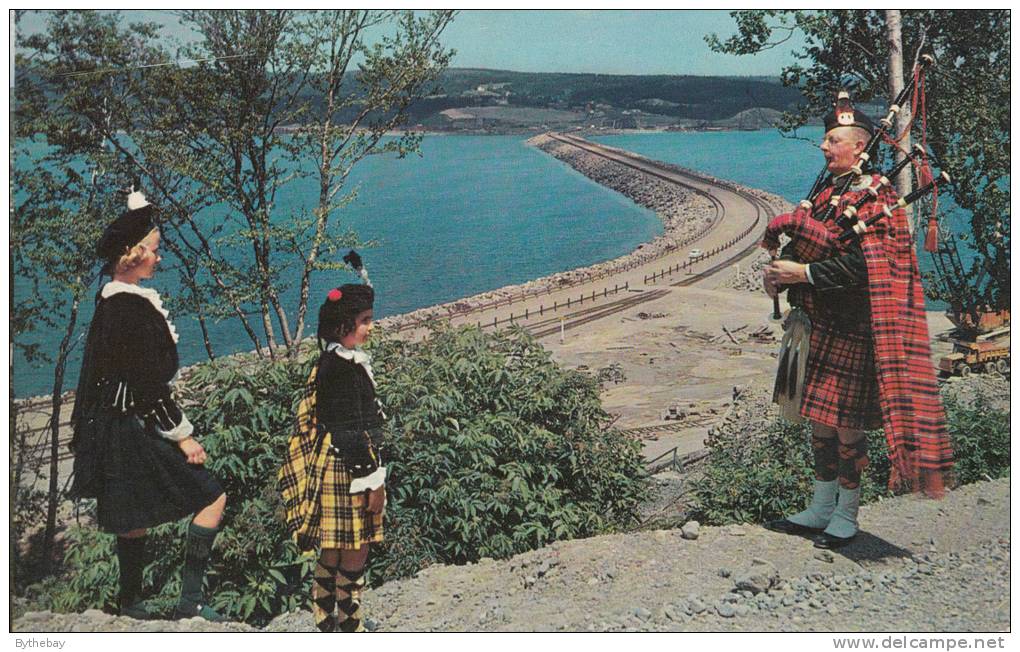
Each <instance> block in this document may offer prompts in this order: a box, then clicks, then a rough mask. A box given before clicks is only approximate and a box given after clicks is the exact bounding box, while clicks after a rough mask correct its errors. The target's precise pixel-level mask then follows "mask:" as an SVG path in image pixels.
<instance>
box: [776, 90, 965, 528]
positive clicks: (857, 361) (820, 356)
mask: <svg viewBox="0 0 1020 652" xmlns="http://www.w3.org/2000/svg"><path fill="white" fill-rule="evenodd" d="M904 98H905V94H901V97H900V98H897V99H898V101H897V102H896V103H895V104H894V108H893V109H892V110H891V112H890V116H889V117H887V118H886V119H885V120H883V121H882V126H881V128H878V127H876V125H875V124H874V123H872V121H871V120H870V119H868V117H867V116H866V115H864V114H863V113H861V112H860V111H858V110H856V109H854V108H853V107H852V106H851V105H850V102H849V96H848V95H847V94H846V93H845V92H843V93H840V97H839V99H838V101H837V104H836V107H835V109H834V111H833V112H831V113H830V114H829V115H827V116H826V117H825V136H824V139H823V141H822V144H821V149H822V153H823V154H824V155H825V160H826V170H823V174H822V175H819V181H818V182H816V190H817V189H818V188H819V187H821V190H820V191H818V192H817V194H814V197H813V198H811V200H810V201H805V202H801V206H800V207H798V209H797V210H795V211H794V212H793V213H788V214H784V215H780V216H778V217H776V218H775V219H773V220H772V222H771V223H770V224H769V226H768V228H767V230H766V234H765V238H764V240H763V242H762V246H763V247H765V248H766V249H768V250H769V251H770V253H772V255H773V262H772V263H771V264H770V265H769V266H768V267H767V268H766V269H765V271H764V285H765V291H766V292H767V293H768V294H769V295H770V296H772V297H773V298H775V297H777V295H778V293H779V292H780V291H782V290H783V289H784V287H783V286H788V290H789V294H788V300H789V302H790V304H791V306H793V307H794V308H793V310H792V311H791V314H790V316H789V317H788V318H787V322H786V324H785V329H786V335H785V336H784V342H783V349H782V351H781V353H780V368H779V372H778V374H777V380H776V387H775V395H774V400H775V402H777V403H779V404H780V406H781V412H782V413H783V415H784V417H786V418H788V419H791V420H794V421H797V422H800V421H801V420H804V419H806V420H807V421H809V422H810V423H811V431H812V434H811V443H812V450H813V454H814V472H815V482H814V492H813V496H812V499H811V502H810V504H809V505H808V507H807V509H805V510H803V511H801V512H798V513H796V514H793V515H791V516H788V517H787V518H784V519H780V520H777V521H772V522H770V523H768V524H767V525H766V527H768V528H769V529H771V530H774V531H778V532H783V533H787V534H802V535H815V546H816V547H819V548H839V547H842V546H844V545H846V544H847V543H849V542H850V541H851V540H853V538H854V537H855V536H856V534H857V530H858V526H857V511H858V505H859V502H860V481H861V472H862V471H863V469H864V468H865V467H866V466H867V464H868V451H867V440H866V438H865V431H866V430H873V429H876V428H879V427H881V428H883V429H884V431H885V435H886V441H887V443H888V446H889V456H890V461H891V473H890V481H889V482H890V486H891V487H893V488H895V489H900V490H902V489H912V490H919V491H923V492H924V493H926V494H927V495H929V496H932V497H940V496H941V495H942V494H943V493H944V487H945V484H946V483H947V473H948V472H949V471H950V469H951V466H952V461H951V450H950V445H949V439H948V434H947V431H946V425H945V414H944V411H943V408H942V403H941V398H940V396H939V393H938V387H937V384H936V381H935V371H934V367H933V366H932V363H931V359H930V355H931V354H930V345H929V339H928V327H927V322H926V320H925V311H924V296H923V291H922V287H921V280H920V275H919V272H918V267H917V258H916V252H915V249H914V238H913V235H912V234H911V232H910V228H909V224H908V218H907V215H906V212H905V211H904V210H903V206H904V205H905V204H906V203H907V202H905V201H902V200H899V201H898V200H897V196H896V193H895V191H894V190H893V189H892V186H891V184H890V183H889V181H888V179H890V178H893V177H894V176H895V175H894V174H893V173H889V174H887V175H886V176H881V175H878V174H868V173H866V172H865V167H866V165H867V161H868V159H869V158H870V157H871V155H872V153H873V152H874V150H875V149H876V145H877V143H878V140H879V138H880V137H881V136H883V135H884V130H885V129H887V128H888V127H889V126H890V125H891V118H892V116H894V115H895V112H896V111H897V110H898V104H899V103H900V102H902V101H903V99H904ZM906 163H909V159H905V160H904V163H902V164H900V165H898V166H896V167H897V172H898V171H899V170H900V169H902V168H903V167H904V166H905V164H906ZM826 172H827V173H828V180H827V182H823V178H824V177H823V175H824V174H825V173H826ZM929 175H930V173H929ZM946 178H948V176H947V175H946ZM928 181H929V182H928V183H927V184H925V185H924V188H922V189H919V190H918V191H915V192H913V193H911V194H910V195H909V196H908V198H909V200H910V201H913V200H914V199H916V198H917V197H919V196H920V195H921V194H924V193H926V192H928V191H930V190H931V189H932V188H933V187H934V183H932V182H930V177H929V179H928ZM819 182H822V183H819ZM813 193H814V191H813ZM908 198H905V199H908ZM933 228H934V226H933V225H931V224H929V229H933ZM933 233H934V231H932V234H933ZM780 234H785V235H787V236H789V237H790V239H791V241H790V243H789V244H787V246H786V247H784V248H783V250H782V255H781V256H779V257H778V258H776V255H775V254H776V251H777V250H778V248H779V236H780Z"/></svg>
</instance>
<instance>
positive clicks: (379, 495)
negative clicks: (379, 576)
mask: <svg viewBox="0 0 1020 652" xmlns="http://www.w3.org/2000/svg"><path fill="white" fill-rule="evenodd" d="M345 260H347V261H348V262H350V263H351V264H352V266H353V267H354V268H355V269H356V270H358V271H360V272H361V273H362V277H363V278H364V279H365V280H366V281H367V280H368V276H367V274H366V273H365V271H364V268H363V267H362V265H361V259H360V257H359V256H358V255H357V254H356V253H355V252H351V253H350V254H348V256H347V257H345ZM374 299H375V293H374V291H373V290H372V286H371V285H369V284H367V283H366V284H365V285H355V284H347V285H341V286H340V287H338V288H333V289H332V290H330V291H329V293H328V294H327V295H326V298H325V301H323V303H322V306H321V307H320V308H319V328H318V336H319V349H320V351H321V353H320V355H319V360H318V364H316V366H315V369H314V370H313V372H312V374H311V376H310V377H309V380H308V385H307V388H306V394H305V398H304V400H303V401H301V403H300V404H299V407H298V414H297V427H296V429H295V433H294V435H293V436H292V437H291V440H290V445H289V450H288V453H287V458H286V461H285V463H284V466H283V468H281V469H280V474H279V477H280V483H281V489H282V491H283V498H284V503H285V505H286V510H287V525H288V527H289V529H290V531H291V533H292V534H293V535H294V537H295V540H296V541H297V544H298V547H299V548H301V550H303V551H316V550H318V551H319V558H318V563H317V565H316V569H315V573H314V578H313V582H312V613H313V616H314V618H315V624H316V626H317V627H318V628H319V629H320V630H321V631H324V632H332V631H342V632H359V631H363V629H364V628H363V624H362V622H363V617H362V613H361V590H362V587H363V586H364V568H365V562H366V561H367V559H368V548H369V544H370V543H380V542H382V540H383V523H382V516H383V509H384V507H385V504H386V493H385V487H384V483H385V480H386V468H385V467H384V466H382V459H381V457H380V445H381V443H382V425H383V420H384V418H385V416H384V414H383V412H382V409H381V406H380V404H379V402H378V400H377V399H376V395H375V379H374V378H373V376H372V367H371V358H370V357H369V355H368V354H367V353H365V352H364V351H362V350H360V349H359V348H358V347H359V346H360V345H362V344H364V343H365V342H366V341H367V340H368V338H369V336H370V334H371V332H372V304H373V301H374ZM334 610H335V612H334Z"/></svg>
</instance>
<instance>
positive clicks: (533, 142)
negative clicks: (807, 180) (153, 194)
mask: <svg viewBox="0 0 1020 652" xmlns="http://www.w3.org/2000/svg"><path fill="white" fill-rule="evenodd" d="M634 131H648V132H650V131H651V130H634ZM546 133H548V132H544V133H541V134H537V135H535V136H533V137H532V138H529V139H528V140H527V141H526V143H527V144H528V145H530V146H532V147H536V148H538V149H540V150H542V151H544V152H545V153H547V154H549V155H550V156H553V157H555V158H557V160H559V161H560V162H561V163H563V164H564V165H568V166H570V167H571V168H572V169H574V170H575V171H577V172H579V173H580V174H582V175H584V176H585V177H587V178H588V179H590V180H591V181H593V182H594V183H598V184H600V185H602V186H604V187H607V188H609V189H610V190H613V191H615V192H618V193H620V194H622V195H624V196H625V197H627V199H629V200H630V201H633V202H634V203H636V204H638V205H639V206H642V207H643V208H647V209H649V210H651V211H653V212H654V213H655V214H656V216H657V217H658V218H659V220H660V221H661V222H662V224H663V232H662V233H661V234H660V235H658V236H656V237H655V238H653V239H652V240H649V241H647V242H643V243H641V244H639V245H637V246H636V247H635V248H634V249H633V250H632V251H630V252H627V253H625V254H623V255H620V256H617V257H615V258H610V259H608V260H604V261H601V262H597V263H594V264H592V265H587V266H583V267H575V268H571V269H566V270H562V271H559V272H554V273H552V274H547V275H545V276H541V277H538V278H534V279H530V280H528V281H524V282H521V283H511V284H507V285H503V286H500V287H498V288H494V289H491V290H486V291H484V292H479V293H476V294H472V295H467V296H462V297H459V298H456V299H452V300H450V301H446V302H443V303H439V304H433V305H431V306H423V307H421V308H418V309H416V310H412V311H410V312H405V313H400V314H398V315H389V316H387V317H384V318H382V319H379V320H377V321H376V324H377V325H378V326H380V327H381V328H382V329H383V330H384V331H388V332H396V333H399V332H400V331H401V330H404V329H408V328H414V327H420V326H422V325H423V323H424V322H428V321H433V320H442V319H449V318H452V317H456V316H458V315H464V314H466V313H470V312H472V311H474V310H476V309H478V307H479V306H483V305H485V304H492V303H494V302H503V301H507V300H512V299H513V298H520V297H521V296H522V295H523V296H527V295H539V294H543V293H545V292H549V291H552V290H557V289H561V288H566V287H570V286H572V285H576V284H579V283H583V282H586V281H588V280H590V279H591V278H593V277H597V276H604V275H609V274H612V273H614V272H616V271H618V270H620V269H621V268H624V267H626V266H628V265H633V264H635V263H643V262H648V261H651V260H654V259H656V258H660V257H662V256H664V255H666V254H668V253H670V252H672V251H675V250H676V249H677V248H680V247H683V246H685V245H686V244H688V243H691V241H692V240H694V239H697V237H699V236H700V235H701V232H702V231H703V230H702V231H699V230H698V229H697V228H696V227H697V226H698V225H699V224H702V225H704V224H705V222H704V220H705V219H706V217H707V215H708V213H709V212H710V210H711V204H710V202H708V200H706V199H704V198H703V197H700V196H699V195H698V194H697V193H695V192H692V191H690V190H686V189H683V188H680V187H678V186H675V185H672V184H668V183H665V182H662V181H659V180H657V179H652V178H650V177H648V176H646V175H641V174H639V173H636V172H633V171H626V173H621V169H624V168H623V166H618V165H617V164H613V163H607V162H605V161H601V160H599V161H594V162H583V161H579V159H580V158H583V157H575V156H573V155H571V153H570V151H569V150H571V149H573V148H571V147H569V146H567V145H563V144H562V143H558V142H556V141H553V140H552V139H551V138H549V137H548V136H546V135H545V134H546ZM545 147H548V148H549V150H552V151H548V150H547V149H544V148H545ZM557 154H559V155H557ZM642 158H644V157H642ZM649 160H650V159H649ZM657 163H659V164H660V165H665V166H666V167H670V168H674V169H677V170H680V171H685V172H695V173H696V174H697V175H698V176H701V177H703V178H705V179H709V180H711V181H713V182H715V183H718V184H720V185H724V186H727V187H730V188H733V189H737V190H740V191H743V192H747V193H750V194H753V195H755V196H757V197H760V198H762V199H765V200H766V201H768V202H770V203H772V204H773V205H775V206H776V207H777V209H779V210H786V209H787V208H786V207H788V206H790V203H789V202H788V201H787V200H785V199H784V198H782V197H780V196H778V195H775V194H772V193H768V192H765V191H763V190H761V189H758V188H752V187H749V186H743V185H740V184H738V183H735V182H733V181H729V180H726V179H719V178H717V177H713V176H711V175H709V174H707V173H704V172H701V171H693V170H689V169H688V168H683V167H682V166H678V165H673V164H665V163H662V162H659V161H657ZM624 170H625V169H624ZM699 218H700V220H701V221H699ZM312 341H314V338H311V337H310V338H306V342H312ZM254 353H255V350H254V349H252V350H246V351H239V352H237V353H233V354H229V355H224V356H219V357H218V358H217V359H224V358H228V357H237V356H240V357H244V356H250V355H252V354H254ZM203 362H206V360H202V361H199V362H195V363H192V364H190V365H187V366H182V367H181V373H182V374H186V373H187V370H188V369H189V368H190V367H193V366H195V365H197V364H202V363H203ZM73 395H74V390H73V389H68V390H66V391H65V392H64V393H63V395H62V396H63V397H64V400H65V407H66V406H67V404H68V403H67V401H68V399H70V398H73ZM50 400H52V395H51V394H39V395H33V396H27V397H20V398H16V399H14V402H15V403H16V404H18V405H20V406H32V405H35V404H39V403H48V402H49V401H50Z"/></svg>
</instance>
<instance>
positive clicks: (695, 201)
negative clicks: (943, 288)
mask: <svg viewBox="0 0 1020 652" xmlns="http://www.w3.org/2000/svg"><path fill="white" fill-rule="evenodd" d="M546 133H548V132H546ZM526 142H527V144H528V145H530V146H532V147H536V148H538V149H540V150H542V151H543V152H545V153H547V154H549V155H550V156H553V157H554V158H556V159H557V160H559V161H560V162H561V163H563V164H564V165H567V166H569V167H571V168H572V169H573V170H575V171H576V172H579V173H580V174H582V175H584V176H585V177H587V178H588V179H590V180H591V181H593V182H595V183H597V184H599V185H602V186H603V187H606V188H609V189H610V190H613V191H615V192H618V193H620V194H622V195H623V196H625V197H626V198H627V199H629V200H630V201H632V202H634V203H636V204H638V205H639V206H641V207H643V208H647V209H649V210H651V211H652V212H654V213H655V214H656V216H657V217H658V218H659V220H660V221H661V222H662V224H663V232H662V233H661V234H660V235H658V236H656V237H655V238H653V239H652V240H649V241H647V242H643V243H641V244H639V245H637V247H635V248H634V249H633V250H632V251H630V252H627V253H625V254H623V255H621V256H617V257H615V258H610V259H608V260H604V261H601V262H598V263H594V264H592V265H587V266H584V267H575V268H572V269H568V270H563V271H560V272H554V273H552V274H547V275H546V276H541V277H539V278H535V279H531V280H529V281H525V282H523V283H513V284H508V285H504V286H501V287H499V288H495V289H492V290H487V291H485V292H479V293H476V294H473V295H469V296H466V297H460V298H458V299H454V300H451V301H447V302H444V303H440V304H435V305H432V306H425V307H423V308H418V309H417V310H413V311H411V312H407V313H402V314H400V315H390V316H387V317H384V318H383V319H380V320H378V322H377V323H378V324H379V325H380V326H382V327H384V328H387V329H390V328H393V329H396V330H397V331H398V332H399V331H400V330H402V329H406V328H411V327H417V326H421V325H423V322H426V321H429V320H434V319H449V318H452V317H456V316H461V315H464V314H467V313H470V312H472V311H474V310H477V309H478V308H479V307H480V306H486V307H487V304H492V303H494V302H503V301H509V300H512V299H515V298H520V297H522V296H528V295H532V296H534V295H539V294H543V293H546V292H549V291H552V290H557V289H561V288H565V287H570V286H572V285H576V284H579V283H583V282H586V281H588V280H591V279H592V278H596V277H600V276H606V275H609V274H612V273H614V272H616V271H622V269H623V268H625V267H628V266H633V265H635V264H639V263H646V262H649V261H652V260H655V259H657V258H661V257H663V256H665V255H668V254H670V253H673V252H675V251H676V250H677V249H680V248H682V247H684V246H687V245H691V244H693V243H694V241H696V240H697V239H699V238H700V237H701V236H702V235H704V234H705V233H706V232H707V231H708V230H710V229H711V228H712V224H711V216H710V213H711V212H712V204H711V202H709V201H708V200H707V199H705V198H703V197H701V196H700V195H699V194H698V193H696V192H694V191H692V190H689V189H685V188H681V187H679V186H677V185H674V184H670V183H666V182H663V181H661V180H658V179H655V178H652V177H650V176H648V175H644V174H641V173H639V172H636V171H633V170H630V169H628V168H625V167H624V166H622V165H619V164H617V163H613V162H608V161H605V160H603V159H596V158H595V157H586V156H584V154H583V153H581V150H578V149H576V148H573V147H571V146H569V145H566V144H563V143H560V142H558V141H554V140H553V139H552V138H550V137H548V136H547V135H546V134H545V133H543V134H539V135H537V136H534V137H533V138H530V139H528V140H527V141H526ZM640 158H645V157H640ZM646 160H651V159H646ZM655 163H657V164H658V165H661V166H663V167H667V168H672V169H675V170H678V171H681V172H687V173H692V172H693V173H694V174H696V175H697V176H700V177H702V178H704V179H707V180H710V181H712V182H714V183H717V184H719V185H722V186H726V187H728V188H731V189H735V190H739V191H742V192H746V193H749V194H752V195H754V196H756V197H758V198H761V199H764V200H765V201H767V202H768V203H770V204H771V205H773V206H774V207H775V208H776V209H777V211H785V210H789V208H790V207H791V206H792V204H790V202H788V201H787V200H786V199H784V198H783V197H780V196H779V195H775V194H772V193H768V192H765V191H764V190H761V189H758V188H751V187H749V186H743V185H741V184H738V183H735V182H733V181H729V180H727V179H720V178H717V177H714V176H712V175H709V174H707V173H704V172H701V171H694V170H690V169H688V168H684V167H682V166H679V165H673V164H667V163H663V162H661V161H655ZM699 227H701V228H699Z"/></svg>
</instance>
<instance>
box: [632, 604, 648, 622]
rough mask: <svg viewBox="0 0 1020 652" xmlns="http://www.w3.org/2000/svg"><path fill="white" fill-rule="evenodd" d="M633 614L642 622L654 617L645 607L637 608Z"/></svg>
mask: <svg viewBox="0 0 1020 652" xmlns="http://www.w3.org/2000/svg"><path fill="white" fill-rule="evenodd" d="M633 613H634V615H635V616H637V617H638V618H640V619H641V620H648V619H649V618H651V617H652V612H651V611H648V610H647V609H645V608H644V607H636V608H635V609H634V612H633Z"/></svg>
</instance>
